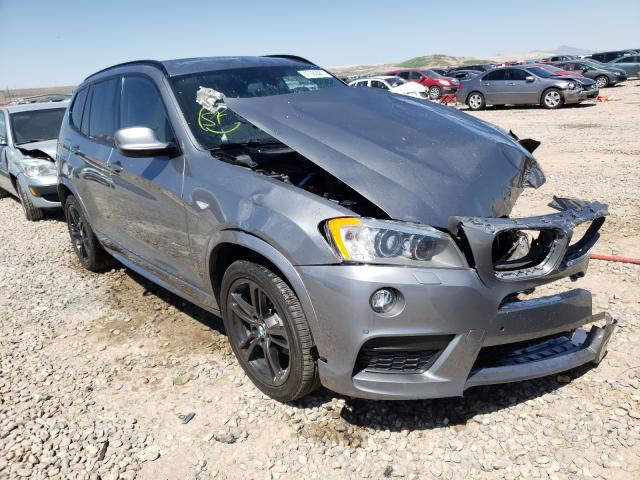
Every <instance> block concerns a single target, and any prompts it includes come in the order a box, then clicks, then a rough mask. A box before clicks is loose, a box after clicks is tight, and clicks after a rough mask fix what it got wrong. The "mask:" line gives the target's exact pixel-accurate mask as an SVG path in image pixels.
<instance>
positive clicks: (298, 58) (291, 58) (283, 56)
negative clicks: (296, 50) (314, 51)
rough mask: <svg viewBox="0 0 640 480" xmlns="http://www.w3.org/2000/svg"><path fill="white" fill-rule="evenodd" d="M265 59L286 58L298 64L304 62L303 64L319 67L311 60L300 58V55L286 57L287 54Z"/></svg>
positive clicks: (269, 56) (270, 56)
mask: <svg viewBox="0 0 640 480" xmlns="http://www.w3.org/2000/svg"><path fill="white" fill-rule="evenodd" d="M263 57H268V58H285V59H287V60H296V61H298V62H302V63H308V64H309V65H313V66H314V67H317V65H316V64H315V63H313V62H312V61H310V60H307V59H306V58H304V57H299V56H298V55H285V54H277V55H263Z"/></svg>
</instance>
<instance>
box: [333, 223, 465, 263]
mask: <svg viewBox="0 0 640 480" xmlns="http://www.w3.org/2000/svg"><path fill="white" fill-rule="evenodd" d="M325 229H326V233H327V237H328V238H329V239H330V241H331V243H332V246H333V247H334V248H335V250H336V251H337V253H338V254H339V255H340V256H341V257H342V259H343V260H345V261H347V262H355V263H371V264H383V265H405V266H412V267H440V268H466V267H467V263H466V260H465V258H464V256H463V255H462V253H461V252H460V250H459V248H458V246H457V245H456V243H455V242H454V240H453V238H452V237H451V236H450V235H448V234H446V233H443V232H440V231H439V230H436V229H435V228H433V227H430V226H428V225H417V224H408V223H402V222H394V221H388V220H374V219H370V218H355V217H341V218H334V219H331V220H328V221H327V222H326V223H325Z"/></svg>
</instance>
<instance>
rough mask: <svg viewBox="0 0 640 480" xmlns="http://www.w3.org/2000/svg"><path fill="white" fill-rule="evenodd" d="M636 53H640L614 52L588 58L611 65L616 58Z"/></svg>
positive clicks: (628, 51) (594, 54)
mask: <svg viewBox="0 0 640 480" xmlns="http://www.w3.org/2000/svg"><path fill="white" fill-rule="evenodd" d="M636 53H640V52H638V51H636V50H613V51H610V52H598V53H593V54H591V55H589V56H588V57H587V58H593V59H594V60H598V61H599V62H602V63H609V62H611V61H612V60H615V59H616V58H620V57H622V56H624V55H633V54H636Z"/></svg>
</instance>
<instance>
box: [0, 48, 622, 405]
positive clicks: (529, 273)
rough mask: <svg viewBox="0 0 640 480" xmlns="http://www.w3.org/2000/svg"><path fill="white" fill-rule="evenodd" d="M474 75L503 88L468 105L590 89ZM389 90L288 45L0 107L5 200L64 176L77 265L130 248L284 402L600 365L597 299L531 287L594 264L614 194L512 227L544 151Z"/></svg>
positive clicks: (521, 72) (143, 269) (504, 73)
mask: <svg viewBox="0 0 640 480" xmlns="http://www.w3.org/2000/svg"><path fill="white" fill-rule="evenodd" d="M410 72H412V71H410ZM394 73H397V74H398V75H400V74H402V73H404V71H396V72H394ZM422 73H424V72H422ZM425 75H428V76H429V78H432V79H433V78H435V79H436V80H438V79H439V78H440V77H437V76H434V75H432V74H431V73H430V72H429V73H426V74H425ZM396 78H397V80H396ZM421 78H422V77H421ZM531 78H533V80H531ZM476 79H477V81H478V82H479V84H481V85H482V84H483V83H489V85H488V87H489V88H488V89H486V90H483V91H484V92H486V93H485V94H482V95H483V96H482V97H478V98H477V99H476V98H475V97H474V100H472V101H471V103H472V104H473V105H476V103H475V102H478V105H480V104H486V103H490V102H493V103H500V102H507V101H510V102H517V101H518V95H520V93H518V92H517V91H516V90H515V89H510V87H511V85H510V82H511V83H513V82H523V84H525V85H530V84H531V87H532V88H531V93H530V95H531V99H532V100H531V101H533V100H535V99H536V97H537V95H538V94H539V93H538V92H539V88H538V84H542V85H543V88H547V87H548V88H547V90H544V91H543V99H542V101H543V102H544V103H545V104H548V106H549V107H550V108H551V107H554V106H555V104H557V103H559V102H568V101H574V100H576V99H577V98H579V97H580V95H582V93H581V92H582V90H581V89H580V88H578V81H577V80H575V79H573V78H570V77H559V76H556V75H551V73H549V70H546V69H545V68H543V67H541V66H534V67H527V68H505V69H492V70H489V71H488V72H484V73H481V74H480V75H478V76H477V77H475V79H472V80H470V81H469V82H475V81H476ZM401 80H402V81H401ZM361 81H362V82H366V83H367V86H369V87H376V85H373V82H374V81H381V82H384V83H385V85H387V86H388V90H390V91H393V90H392V89H393V88H398V87H402V86H403V85H406V84H407V82H404V80H403V79H401V78H399V77H392V76H387V77H378V78H371V79H366V80H365V79H363V80H361ZM585 81H587V80H585ZM588 81H591V80H588ZM403 82H404V83H403ZM500 82H503V83H500ZM414 83H415V85H414V86H416V85H417V86H419V87H421V88H422V93H424V94H427V87H426V85H419V84H418V83H417V82H414ZM461 83H463V84H465V85H464V86H463V87H462V88H463V91H464V92H468V91H469V85H468V84H467V83H468V82H461ZM439 85H440V86H442V87H446V86H447V85H444V84H443V83H441V82H440V83H439ZM572 85H573V86H572ZM356 86H357V85H356ZM534 86H535V87H536V88H533V87H534ZM429 88H430V87H429ZM443 89H444V88H443ZM383 90H386V89H385V88H349V87H347V86H346V85H345V84H344V83H343V82H341V81H339V80H338V79H337V78H335V77H334V76H333V75H332V74H330V73H329V72H327V71H326V70H323V69H322V68H320V67H318V66H317V65H315V64H313V63H311V62H309V61H307V60H305V59H302V58H299V57H293V56H269V57H223V58H199V59H181V60H173V61H164V62H157V61H137V62H129V63H126V64H120V65H115V66H113V67H109V68H107V69H105V70H102V71H100V72H97V73H95V74H93V75H91V76H89V77H87V78H86V79H85V80H84V81H83V82H82V83H81V84H80V85H79V86H78V88H77V89H76V91H75V93H74V95H73V98H72V100H71V102H70V104H69V106H68V108H66V107H67V104H58V105H56V104H53V103H42V104H33V105H24V106H12V107H8V108H3V109H2V110H1V111H0V113H1V115H0V119H2V121H1V122H0V139H1V140H3V143H2V151H1V152H0V155H1V156H0V158H1V159H3V161H4V163H3V165H5V168H4V169H3V170H2V171H3V172H4V173H3V175H2V176H0V181H1V182H2V183H1V184H0V188H1V189H0V192H9V193H14V194H17V195H18V196H19V197H20V198H21V200H22V201H23V202H24V200H25V198H26V199H29V201H30V202H31V203H32V204H33V205H34V206H36V205H35V204H36V198H39V197H42V196H43V195H42V192H44V191H45V190H43V188H44V186H45V185H46V188H47V189H50V188H52V186H54V188H55V189H56V193H57V195H56V198H55V199H53V198H52V199H51V200H52V201H53V200H55V201H56V202H59V203H57V205H62V206H63V208H64V214H65V219H66V222H67V227H68V231H69V237H70V243H71V246H72V248H73V250H74V251H75V253H76V255H77V258H78V261H79V262H80V263H81V265H82V266H84V267H85V268H86V269H88V270H91V271H98V272H99V271H101V270H103V269H105V268H107V267H108V266H109V265H110V264H111V263H113V262H114V261H115V260H117V261H119V262H121V263H122V264H124V265H125V266H127V267H129V268H130V269H132V270H134V271H136V272H138V273H139V274H141V275H143V276H144V277H146V278H148V279H150V280H151V281H153V282H155V283H157V284H159V285H160V286H162V287H164V288H166V289H168V290H170V291H172V292H174V293H175V294H177V295H179V296H181V297H183V298H185V299H186V300H189V301H191V302H193V303H195V304H197V305H199V306H201V307H202V308H204V309H205V310H207V311H209V312H211V313H213V314H216V315H220V316H221V317H222V319H223V322H224V326H225V331H226V334H227V336H228V339H229V342H230V344H231V347H232V349H233V351H234V353H235V355H236V358H237V360H238V362H239V364H240V365H241V366H242V368H243V369H244V371H245V372H246V374H247V376H248V377H249V378H250V379H251V380H252V381H253V382H254V384H255V385H256V386H257V387H258V388H259V389H260V390H262V391H263V392H264V393H266V394H267V395H269V396H271V397H273V398H275V399H277V400H280V401H290V400H293V399H296V398H300V397H303V396H305V395H306V394H308V393H309V392H311V391H312V390H314V389H315V388H317V387H318V386H319V385H320V384H322V385H324V386H326V387H328V388H330V389H331V390H333V391H335V392H338V393H341V394H345V395H350V396H355V397H366V398H378V399H416V398H435V397H448V396H460V395H462V394H463V392H464V391H465V390H466V389H468V388H470V387H472V386H477V385H490V384H498V383H505V382H512V381H518V380H523V379H531V378H536V377H541V376H545V375H551V374H555V373H558V372H560V371H563V370H566V369H569V368H575V367H577V366H579V365H583V364H588V363H594V364H598V363H599V362H600V361H601V360H602V358H603V357H604V355H605V353H606V350H607V344H608V341H609V338H610V337H611V334H612V332H613V330H614V329H615V326H616V322H615V320H614V319H612V318H611V317H609V316H608V315H607V314H606V313H604V312H603V313H598V314H595V315H594V314H593V313H592V307H591V294H590V293H589V292H588V291H587V290H584V289H577V290H571V291H568V292H565V293H557V294H554V295H553V296H547V297H538V298H535V299H533V300H530V301H528V300H526V299H522V298H521V297H523V296H525V295H526V294H528V292H532V291H533V290H534V289H535V288H536V287H538V286H541V285H544V284H547V283H549V282H552V281H555V280H560V279H564V278H567V277H570V278H578V277H580V276H583V275H584V274H585V272H586V270H587V266H588V263H589V252H590V251H591V250H592V248H593V247H594V245H595V243H596V242H597V240H598V238H599V234H598V230H599V228H600V227H601V226H602V224H603V222H604V217H605V216H606V215H607V206H606V205H604V204H601V203H598V202H585V201H579V200H569V199H563V198H555V200H554V202H553V204H552V206H553V207H554V208H555V209H556V210H557V211H558V213H555V214H547V215H543V216H537V217H531V218H520V219H518V221H517V222H514V221H513V219H510V218H509V214H510V212H511V210H512V208H513V206H514V204H515V201H516V200H517V198H518V197H519V195H520V193H521V192H522V191H523V190H524V189H525V188H538V187H539V186H541V185H542V184H543V183H544V181H545V177H544V174H543V172H542V170H541V168H540V166H539V164H538V162H537V161H536V160H535V158H534V156H533V154H532V152H533V150H534V149H535V147H536V146H537V144H538V142H535V141H532V140H530V139H525V140H519V139H518V138H517V137H516V136H515V135H514V134H513V133H506V132H504V131H502V130H501V129H498V128H497V127H494V126H492V125H490V124H488V123H486V122H484V121H481V120H479V119H477V118H474V117H473V116H470V115H467V114H465V113H463V112H459V111H458V110H456V109H447V108H444V107H442V106H439V105H434V104H432V103H431V102H427V101H424V99H423V98H417V97H414V98H407V97H401V96H398V95H392V94H389V92H386V91H383ZM473 91H475V90H473ZM473 91H472V92H471V93H473ZM551 91H553V92H556V93H557V95H547V94H545V93H544V92H551ZM457 93H458V94H459V93H460V90H458V91H457ZM501 95H502V96H501ZM554 102H555V103H554ZM56 137H57V138H58V141H57V150H56V153H55V161H54V158H53V157H54V154H53V151H52V146H53V142H54V141H55V140H53V139H54V138H56ZM480 177H481V181H478V178H480ZM46 191H47V192H49V191H51V190H46ZM460 192H464V195H460ZM29 194H32V195H33V197H30V196H29ZM38 201H39V200H38ZM27 204H28V203H27ZM43 208H44V207H43ZM28 216H29V214H28ZM31 219H36V216H32V217H31ZM582 224H590V225H591V226H590V227H589V228H588V230H586V233H584V234H583V236H582V238H581V239H573V238H572V237H573V236H574V233H573V232H574V228H576V227H577V226H579V225H582ZM531 232H535V234H532V233H531ZM574 240H576V241H574Z"/></svg>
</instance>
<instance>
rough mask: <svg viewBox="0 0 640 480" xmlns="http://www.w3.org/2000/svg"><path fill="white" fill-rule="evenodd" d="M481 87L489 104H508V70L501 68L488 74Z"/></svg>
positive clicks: (481, 82)
mask: <svg viewBox="0 0 640 480" xmlns="http://www.w3.org/2000/svg"><path fill="white" fill-rule="evenodd" d="M480 85H481V86H482V92H483V93H484V97H485V101H486V103H487V104H489V105H499V104H502V105H504V104H505V103H508V102H507V101H506V98H507V96H508V91H507V76H506V69H504V68H500V69H497V70H493V71H491V72H489V73H487V74H486V75H485V76H484V77H483V78H482V80H481V81H480Z"/></svg>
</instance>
